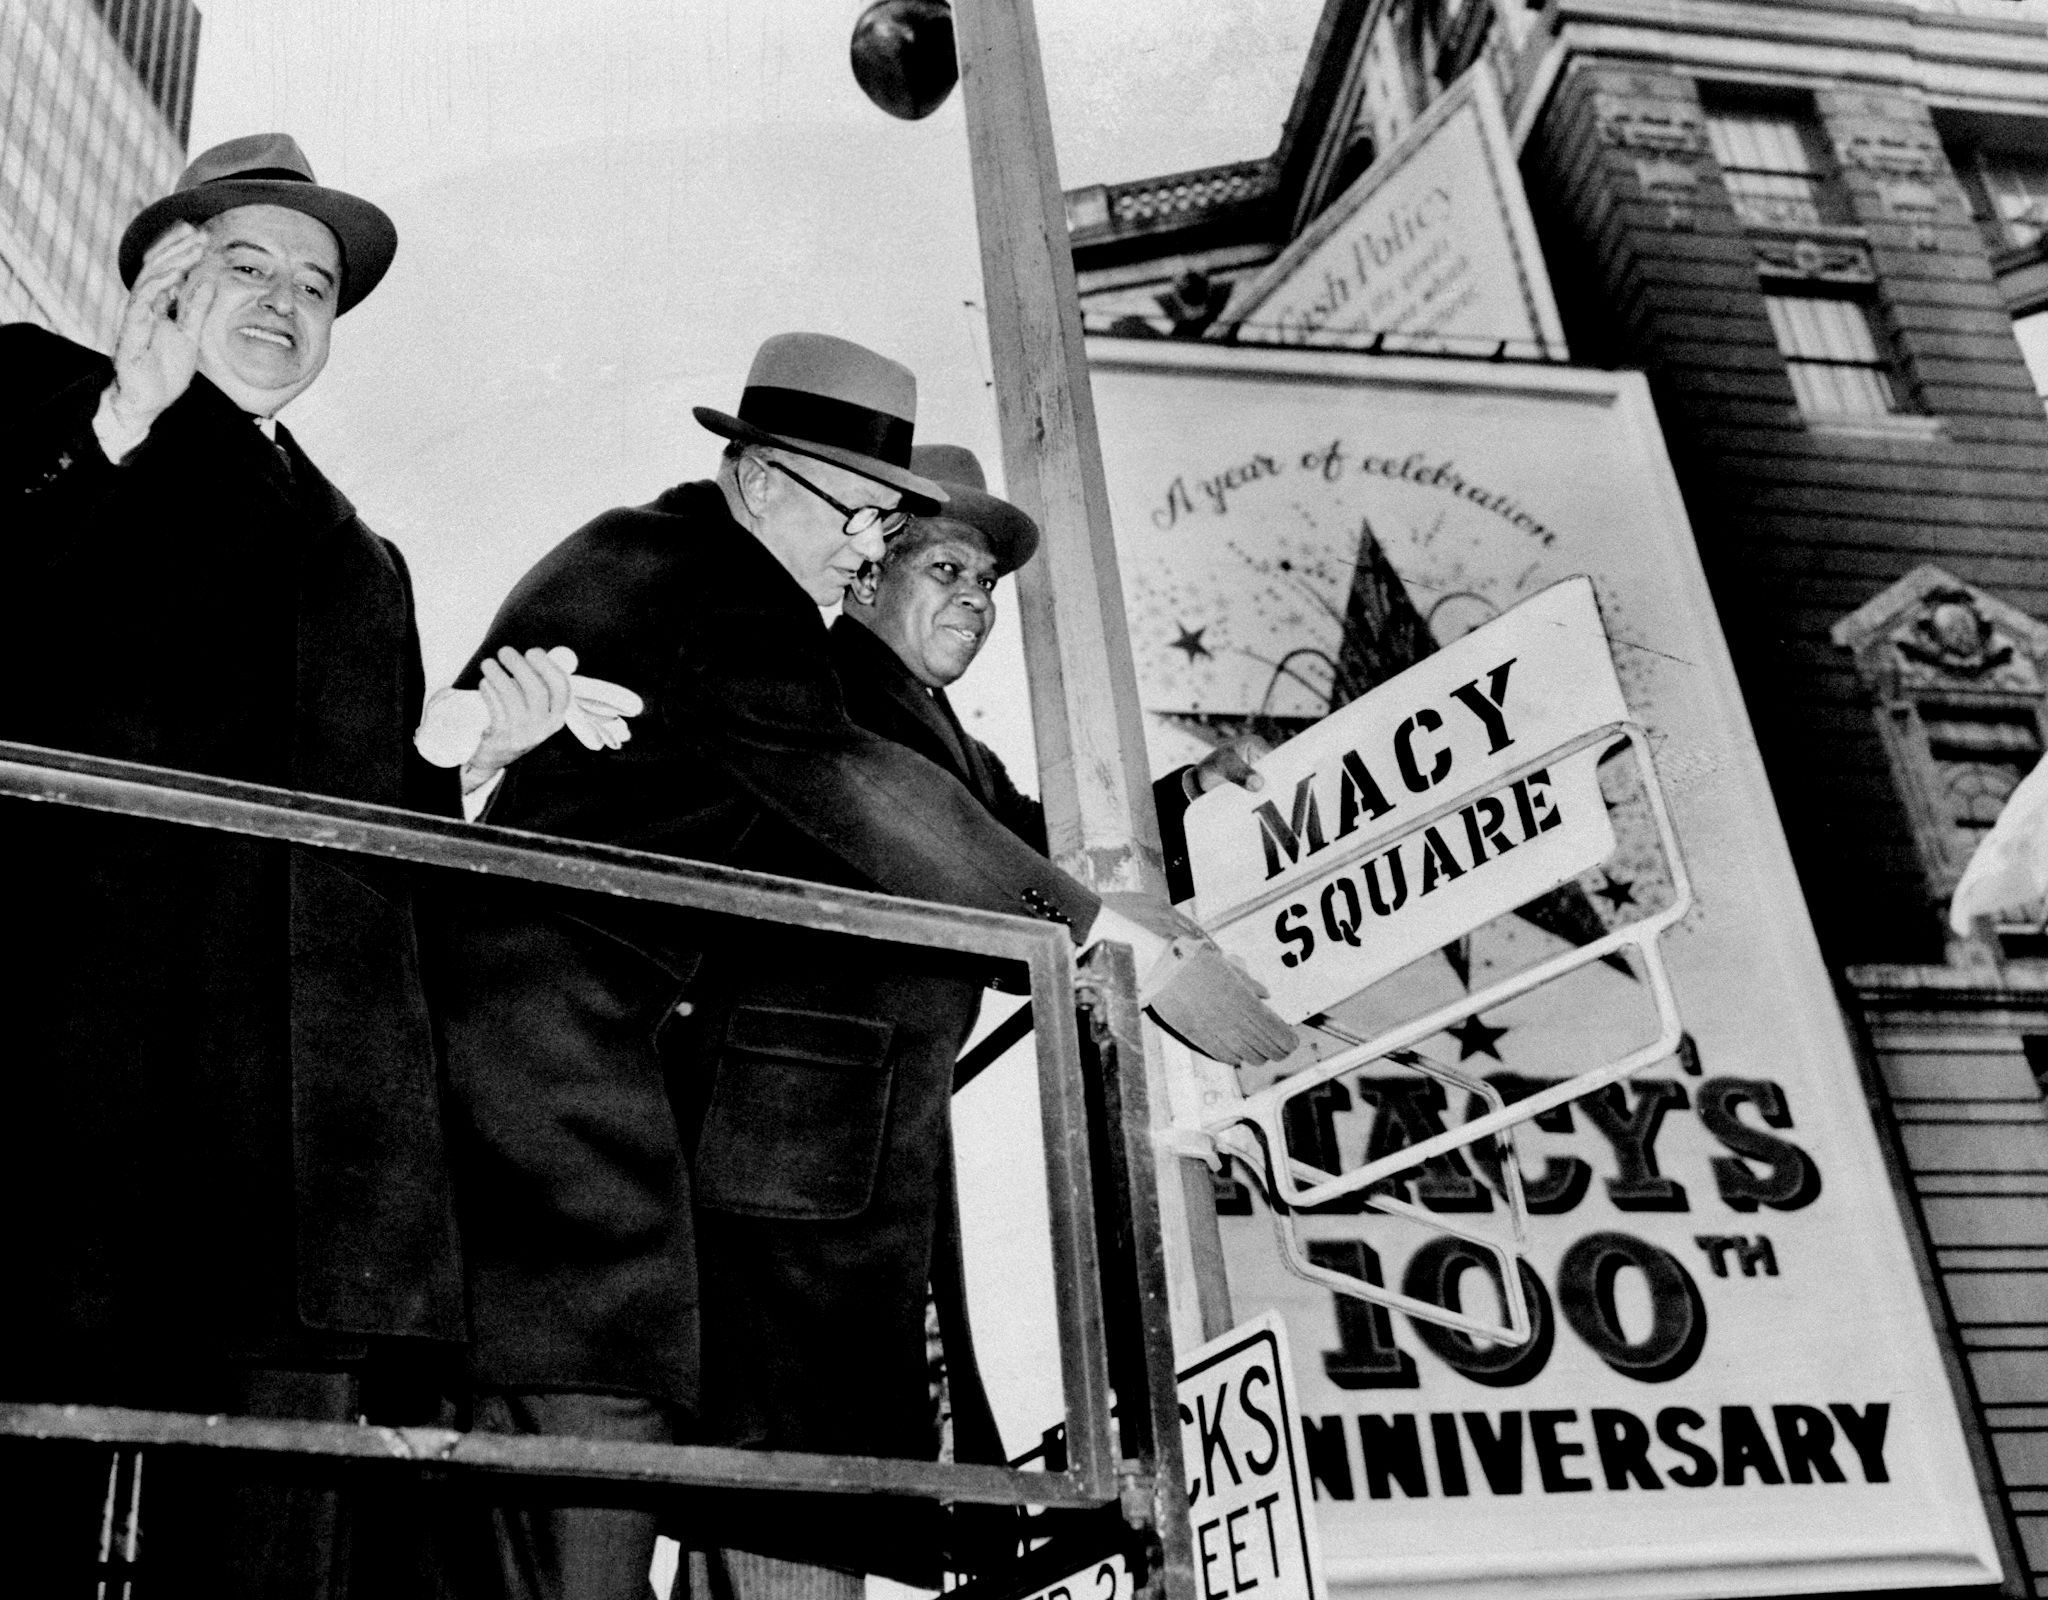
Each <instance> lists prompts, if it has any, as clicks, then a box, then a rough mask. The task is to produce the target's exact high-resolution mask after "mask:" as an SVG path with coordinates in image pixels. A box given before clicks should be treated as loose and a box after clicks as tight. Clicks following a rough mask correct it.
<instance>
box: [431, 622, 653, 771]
mask: <svg viewBox="0 0 2048 1600" xmlns="http://www.w3.org/2000/svg"><path fill="white" fill-rule="evenodd" d="M547 657H548V660H549V661H550V662H552V663H553V664H554V665H555V666H556V667H559V668H560V669H561V670H562V671H563V672H564V673H567V674H569V675H570V676H569V695H570V698H569V703H568V705H567V706H566V708H564V712H563V720H562V722H561V723H560V724H558V726H564V727H567V728H568V730H569V731H570V733H572V734H574V735H575V737H576V740H577V742H578V743H579V744H581V745H582V746H583V747H584V748H585V749H586V750H605V749H610V750H616V749H618V747H619V746H620V745H622V744H624V743H625V742H626V741H627V740H628V739H630V738H631V737H632V736H633V730H632V729H631V728H630V727H629V726H627V723H626V719H627V718H628V717H637V716H638V715H639V714H640V713H641V712H642V711H644V710H646V709H647V707H646V702H645V701H643V700H642V699H641V698H640V696H638V695H637V694H635V693H634V692H633V691H632V690H631V689H628V688H625V687H623V686H622V685H620V684H616V683H609V682H607V681H606V680H605V679H603V678H586V677H583V676H581V675H579V674H577V672H576V652H575V651H574V650H571V649H570V648H569V647H568V646H567V645H556V646H555V647H554V648H553V649H551V650H549V651H548V652H547ZM538 726H539V727H540V728H542V729H545V732H546V733H552V732H553V731H554V729H553V728H549V727H547V726H546V719H541V720H540V721H539V723H538ZM490 727H491V709H490V707H489V705H488V704H487V703H486V702H485V699H484V696H483V694H482V693H481V692H480V691H478V690H475V689H437V690H436V691H435V692H434V693H433V694H431V695H429V696H428V697H427V704H426V710H425V714H424V715H423V716H422V717H421V718H420V726H419V731H418V732H417V733H416V734H414V735H413V744H414V746H415V747H416V748H417V749H418V750H419V753H420V754H421V755H422V756H424V757H425V758H426V759H427V760H428V761H430V762H432V763H433V764H434V765H435V766H437V767H460V766H466V765H468V764H469V763H470V762H471V761H472V760H474V759H475V757H476V753H477V748H478V746H479V745H481V744H482V742H483V739H484V735H485V734H486V733H487V732H488V731H489V730H490ZM543 737H545V733H544V734H543ZM534 742H535V743H538V742H540V741H539V740H535V741H534Z"/></svg>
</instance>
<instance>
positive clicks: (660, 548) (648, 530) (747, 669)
mask: <svg viewBox="0 0 2048 1600" xmlns="http://www.w3.org/2000/svg"><path fill="white" fill-rule="evenodd" d="M507 644H509V645H512V646H514V647H517V648H522V649H523V648H528V647H532V646H543V647H546V646H553V645H568V646H570V647H571V648H572V649H574V650H575V651H576V653H577V656H578V658H579V663H580V670H582V671H583V672H586V673H588V674H591V675H594V676H597V677H601V678H607V679H610V680H612V681H613V682H616V683H621V684H624V685H625V686H626V687H628V688H630V689H633V690H635V691H636V692H638V693H639V694H640V695H641V696H642V697H643V698H644V699H645V701H646V710H645V711H644V712H643V713H642V714H641V715H640V716H638V717H636V718H635V719H634V721H633V725H632V728H633V732H632V737H631V739H630V740H629V741H628V742H627V743H626V744H625V745H624V746H623V747H622V748H621V749H618V750H599V751H590V750H586V749H584V747H583V746H582V745H580V744H578V743H577V742H575V741H574V740H573V739H571V738H569V737H568V736H567V735H558V736H556V737H555V738H553V739H550V740H549V741H548V742H547V743H545V744H543V745H542V746H540V747H539V748H538V749H537V750H535V751H533V752H532V753H530V754H528V755H527V756H525V757H523V758H522V759H521V760H520V761H518V762H517V763H515V764H514V765H513V766H512V768H511V769H510V770H509V772H508V774H507V777H506V779H505V783H504V787H503V788H502V789H501V790H500V792H499V794H498V795H497V797H496V798H495V800H494V801H493V803H492V809H491V813H490V820H491V821H492V822H494V823H498V824H504V825H510V826H512V827H517V828H527V829H533V830H536V831H539V832H543V833H552V834H561V835H566V836H568V837H571V838H578V839H592V840H601V841H606V842H610V843H615V844H622V845H628V846H632V847H635V848H638V849H643V850H653V851H659V852H662V853H664V854H668V855H673V856H682V857H687V858H690V859H694V860H699V861H711V862H720V863H724V864H727V865H734V866H741V867H748V868H753V869H756V870H760V871H767V872H782V873H789V874H792V875H810V876H813V877H818V876H836V877H840V878H842V879H844V878H845V877H847V876H849V875H850V876H851V879H852V881H855V882H858V883H862V884H866V885H870V886H873V887H876V888H881V889H885V890H887V891H889V892H891V893H894V894H900V895H909V896H915V897H917V898H921V899H930V900H940V901H947V902H951V903H954V904H960V905H969V906H976V907H980V908H982V909H986V910H992V911H1006V912H1011V913H1015V914H1020V915H1031V914H1037V915H1049V916H1054V917H1058V918H1060V919H1061V920H1065V921H1067V922H1069V923H1070V924H1071V925H1072V926H1073V927H1074V928H1075V929H1076V930H1077V931H1082V930H1085V929H1086V928H1087V926H1088V924H1089V923H1090V922H1091V921H1092V920H1093V919H1094V916H1095V912H1096V910H1097V902H1096V900H1095V898H1094V896H1093V895H1091V894H1090V893H1089V892H1088V891H1087V890H1085V889H1084V888H1082V887H1081V886H1080V885H1079V884H1078V883H1076V882H1075V881H1074V880H1072V879H1071V878H1068V877H1067V876H1066V875H1065V874H1063V873H1061V872H1059V871H1058V870H1057V869H1056V868H1054V867H1053V866H1052V865H1051V864H1050V863H1049V862H1047V861H1046V860H1045V858H1044V857H1043V856H1041V855H1039V854H1038V853H1037V852H1035V851H1033V850H1032V849H1030V848H1029V847H1028V846H1027V845H1025V844H1024V843H1023V842H1022V841H1021V840H1019V839H1018V838H1017V837H1016V836H1015V835H1014V834H1012V833H1011V832H1009V831H1008V830H1007V829H1006V828H1004V827H1003V826H1002V825H1001V824H1000V823H999V822H997V821H996V820H995V819H994V818H993V817H991V816H990V815H989V813H988V811H987V810H986V809H985V808H984V807H983V805H982V804H981V803H980V801H979V800H978V799H977V798H976V797H975V796H974V795H973V794H971V793H970V792H969V791H968V790H967V789H966V788H965V787H964V786H963V785H962V784H961V783H960V781H959V780H958V779H957V778H955V777H954V776H952V775H951V774H950V773H948V772H947V771H945V770H944V769H943V768H942V767H940V766H938V765H936V764H934V763H933V762H932V761H930V760H928V759H926V757H924V756H923V755H920V754H918V753H917V752H916V751H914V750H912V749H911V748H909V747H907V746H905V745H901V744H898V743H895V742H893V741H891V740H888V739H884V738H881V737H879V736H877V735H876V734H874V733H871V732H869V731H867V730H866V729H863V728H861V727H859V726H858V725H857V724H855V723H854V722H853V721H851V720H850V719H849V718H848V716H847V714H846V709H845V705H844V703H843V701H842V698H841V695H840V690H839V682H838V678H837V675H836V674H835V672H834V670H833V663H832V657H831V652H830V647H829V642H828V637H827V634H826V630H825V627H824V624H823V622H822V621H821V619H820V616H819V613H818V610H817V608H816V606H815V605H814V604H813V603H812V602H811V601H810V599H809V598H808V597H807V596H806V595H805V594H804V592H803V590H802V589H801V588H800V587H799V586H798V585H797V583H796V582H795V580H794V579H793V578H791V577H790V576H789V574H788V573H787V572H785V571H784V570H783V568H782V567H781V566H780V565H779V564H778V563H777V562H776V561H775V560H774V558H773V557H772V556H770V555H769V553H768V552H767V551H766V549H765V548H764V547H763V546H762V545H761V544H760V542H759V541H758V540H756V539H755V538H754V537H753V536H752V535H751V534H749V533H748V532H746V531H745V530H744V529H742V528H740V527H739V526H738V525H737V524H736V523H735V522H734V521H733V520H732V518H731V516H730V515H729V513H728V512H727V509H726V505H725V499H724V496H723V495H722V494H721V492H720V491H719V489H718V487H717V485H716V484H713V483H693V484H685V485H682V486H680V487H678V488H675V489H671V490H669V491H668V492H667V493H665V494H663V495H662V496H661V497H660V498H659V499H657V500H655V501H654V502H653V503H652V504H649V505H646V506H638V507H632V508H626V509H621V510H617V511H611V512H607V513H606V514H605V515H603V516H601V517H599V518H597V519H596V520H595V521H594V522H592V523H590V524H588V525H587V526H585V527H584V528H582V529H580V530H578V531H577V532H576V533H574V534H572V535H570V537H569V538H568V539H567V540H565V541H564V542H563V543H562V544H561V545H559V546H557V547H556V549H555V550H554V551H553V552H551V553H550V554H549V555H548V556H546V557H545V558H544V559H543V560H542V561H541V562H540V563H539V565H537V566H536V567H535V568H534V569H533V570H532V571H531V572H530V573H528V574H527V575H526V577H525V578H523V579H522V580H521V581H520V582H519V584H518V585H517V587H515V588H514V590H513V592H512V594H511V595H510V596H509V597H508V598H507V600H506V602H505V605H504V607H503V608H502V609H501V610H500V612H499V614H498V616H497V618H496V620H495V621H494V622H493V623H492V625H491V629H490V632H489V635H488V636H487V637H486V639H485V641H484V644H483V646H482V647H481V649H480V650H479V652H478V658H479V659H481V657H482V656H483V655H484V654H486V653H488V652H493V651H495V650H496V649H497V648H498V647H500V646H501V645H507ZM475 670H476V663H475V662H474V661H473V662H472V664H471V667H470V669H469V675H468V676H466V677H465V678H464V679H463V680H462V681H465V682H468V681H473V679H474V673H475ZM828 858H829V863H830V865H829V867H826V866H823V865H821V862H822V861H825V860H826V859H828ZM749 937H752V936H751V935H749V934H748V933H747V931H746V930H745V929H744V928H743V927H742V926H740V925H737V924H721V925H715V926H714V925H711V924H709V923H707V922H706V921H705V920H703V919H692V918H685V917H679V916H676V915H674V914H668V913H663V912H661V911H660V910H659V909H658V908H657V909H650V908H648V907H646V906H643V905H639V904H636V903H633V902H629V901H624V900H616V899H607V898H602V897H582V898H580V899H578V898H574V897H571V896H569V895H567V894H565V893H560V892H537V891H526V892H521V891H520V890H518V889H513V888H507V889H503V890H500V891H497V892H492V893H483V894H478V895H475V896H473V897H472V898H471V899H470V901H469V903H468V904H467V905H465V906H464V907H463V908H462V909H461V911H460V913H459V914H458V915H456V916H455V917H454V918H452V919H451V925H450V927H449V930H448V943H447V952H446V961H445V967H444V975H445V978H446V987H445V990H444V998H445V1004H446V1010H445V1019H446V1027H447V1037H448V1048H449V1069H450V1080H451V1085H452V1089H453V1094H454V1104H455V1106H456V1107H457V1108H458V1115H459V1119H460V1125H461V1132H460V1136H459V1144H458V1150H457V1171H458V1180H459V1182H458V1194H459V1204H460V1206H461V1212H462V1219H463V1237H464V1248H465V1252H466V1255H467V1257H468V1260H469V1263H470V1272H471V1299H472V1309H473V1314H474V1319H475V1332H476V1343H475V1363H476V1375H477V1379H478V1382H479V1384H480V1385H482V1386H484V1387H505V1388H561V1389H587V1390H611V1391H617V1392H622V1393H631V1394H644V1395H651V1396H654V1397H656V1398H658V1399H661V1400H664V1401H666V1402H668V1403H669V1404H670V1405H672V1406H674V1407H676V1408H677V1409H678V1410H679V1411H680V1412H682V1413H684V1414H685V1415H686V1416H691V1417H694V1416H695V1415H696V1413H697V1411H698V1409H699V1398H700V1395H699V1382H698V1379H699V1365H698V1348H699V1347H698V1324H697V1316H696V1308H697V1278H696V1269H695V1262H694V1238H693V1232H692V1207H691V1190H690V1170H689V1163H688V1162H687V1161H686V1159H685V1138H684V1133H683V1131H682V1126H681V1123H680V1122H679V1118H678V1114H677V1111H676V1107H675V1103H674V1101H672V1099H671V1096H670V1082H669V1069H670V1068H671V1066H673V1065H674V1064H675V1063H676V1062H677V1061H678V1060H688V1059H690V1053H689V1048H688V1047H689V1040H690V1038H691V1036H692V1031H693V1030H694V1029H697V1028H698V1027H700V1026H701V1024H702V1021H703V1016H702V1015H696V1016H692V1017H691V1018H690V1019H688V1021H687V1022H685V1021H681V1020H679V1019H678V1018H677V1016H676V1009H677V1006H678V1004H679V1003H684V1002H687V1003H689V1004H690V1005H692V1006H697V1005H702V1006H703V1007H704V1008H705V1014H708V1013H709V1012H710V1010H711V1009H712V1008H713V1003H714V1001H715V999H716V997H715V996H709V995H706V994H705V993H704V992H703V991H702V989H701V987H696V986H695V980H696V979H697V978H698V975H699V972H700V968H702V967H703V964H704V954H705V951H706V949H707V947H710V946H720V947H729V948H738V947H739V941H741V940H743V939H746V938H749ZM839 1020H840V1019H839V1018H838V1017H837V1016H836V1015H826V1014H820V1015H816V1016H809V1017H807V1016H801V1015H797V1016H791V1015H782V1016H771V1017H764V1018H760V1019H757V1024H758V1025H757V1026H755V1027H754V1028H753V1030H752V1031H751V1032H748V1033H747V1034H746V1039H747V1048H748V1050H749V1052H750V1055H751V1057H752V1059H754V1060H755V1061H757V1062H759V1063H760V1064H761V1065H762V1067H763V1073H762V1076H761V1080H760V1081H761V1083H762V1084H763V1085H768V1084H770V1083H771V1082H772V1081H775V1080H777V1078H778V1075H779V1078H780V1080H781V1081H782V1082H784V1084H785V1086H787V1085H788V1084H791V1083H795V1082H806V1083H811V1084H814V1085H824V1086H826V1087H824V1088H823V1089H822V1091H821V1097H819V1096H807V1095H803V1094H799V1093H798V1092H797V1091H796V1090H794V1089H787V1093H789V1094H790V1095H791V1096H793V1097H794V1098H793V1099H792V1101H791V1105H792V1107H794V1105H795V1101H796V1100H802V1101H803V1104H804V1107H805V1109H804V1111H803V1113H802V1114H804V1115H807V1116H809V1117H810V1118H812V1119H813V1120H814V1121H815V1122H818V1123H820V1124H823V1125H831V1126H835V1127H836V1126H838V1125H839V1124H841V1123H842V1122H844V1123H848V1124H849V1125H852V1126H854V1132H853V1133H852V1134H851V1135H850V1136H851V1137H854V1138H857V1139H858V1138H864V1139H867V1140H868V1141H869V1142H870V1143H872V1141H873V1140H874V1139H875V1138H877V1137H879V1129H880V1126H881V1120H882V1117H883V1114H884V1111H885V1109H886V1105H887V1101H888V1096H889V1093H890V1090H889V1087H888V1079H887V1075H886V1073H885V1072H884V1070H883V1067H884V1061H885V1059H886V1057H887V1053H888V1048H889V1046H888V1040H887V1039H886V1038H883V1037H882V1036H881V1035H880V1034H879V1033H878V1032H877V1030H875V1029H874V1028H871V1027H867V1026H865V1025H859V1024H857V1025H855V1026H854V1027H852V1028H850V1029H849V1028H844V1027H841V1026H839ZM947 1026H948V1027H950V1025H947ZM764 1092H766V1091H764ZM775 1092H784V1091H775ZM687 1096H688V1087H687V1085H686V1086H685V1088H684V1097H685V1098H687ZM687 1114H688V1113H687V1112H686V1113H685V1114H684V1115H685V1116H687ZM763 1114H764V1115H767V1114H771V1113H769V1112H767V1111H765V1110H764V1112H763ZM792 1114H795V1112H794V1110H793V1112H792ZM861 1130H867V1131H861ZM873 1159H874V1158H873V1157H872V1156H871V1157H870V1161H871V1162H872V1160H873ZM828 1165H830V1166H831V1167H832V1168H833V1169H834V1172H835V1173H836V1172H838V1170H839V1168H840V1166H841V1163H839V1162H837V1161H836V1160H834V1161H832V1162H830V1163H828ZM757 1177H758V1178H761V1179H768V1175H766V1174H761V1175H757ZM768 1181H774V1180H772V1179H768ZM788 1181H793V1182H800V1181H803V1179H802V1175H801V1174H795V1173H791V1174H790V1175H789V1178H788ZM821 1181H823V1179H822V1178H821ZM831 1181H835V1182H838V1183H840V1184H841V1185H846V1184H847V1183H848V1181H849V1180H847V1179H846V1178H845V1177H843V1176H838V1177H835V1178H833V1179H832V1180H831ZM845 1204H846V1206H847V1209H848V1210H849V1211H858V1210H860V1209H862V1208H863V1207H864V1206H865V1204H866V1191H865V1183H864V1180H856V1181H855V1182H854V1192H853V1193H852V1194H851V1197H850V1198H848V1199H847V1200H846V1201H845ZM928 1214H929V1213H928V1212H927V1215H928ZM920 1381H921V1380H920Z"/></svg>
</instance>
